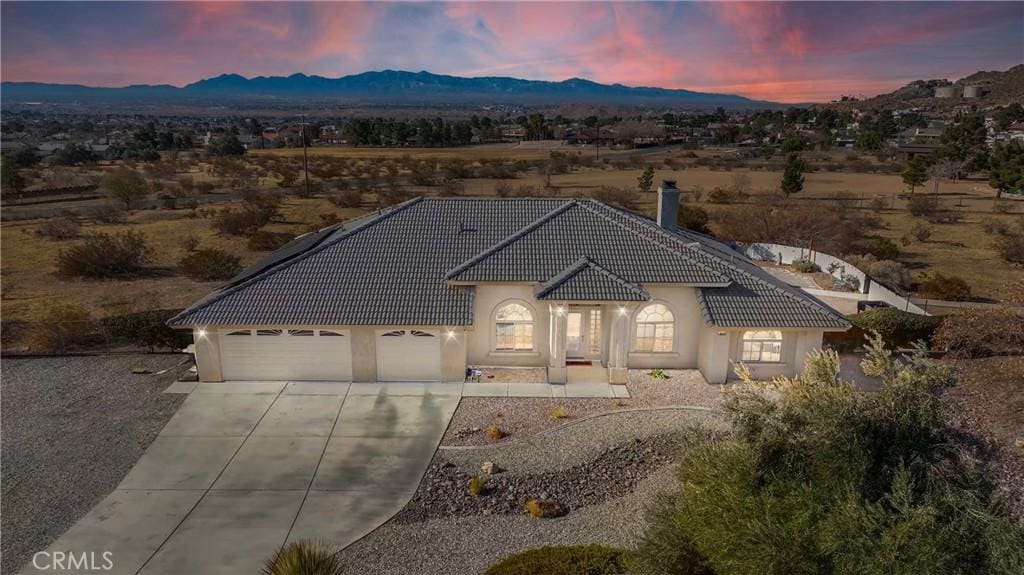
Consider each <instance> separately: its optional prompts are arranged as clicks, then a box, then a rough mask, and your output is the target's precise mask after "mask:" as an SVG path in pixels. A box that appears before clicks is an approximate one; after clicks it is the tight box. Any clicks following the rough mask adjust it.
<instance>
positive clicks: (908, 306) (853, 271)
mask: <svg viewBox="0 0 1024 575" xmlns="http://www.w3.org/2000/svg"><path fill="white" fill-rule="evenodd" d="M738 248H739V249H740V250H741V251H742V252H743V253H744V254H745V255H746V256H747V257H749V258H750V259H754V260H761V261H773V262H775V263H778V264H791V263H793V262H794V261H796V260H805V261H810V262H813V263H815V264H817V266H818V267H820V268H821V269H822V271H825V272H828V273H830V274H832V277H834V278H836V279H842V278H843V276H846V277H854V278H856V279H857V281H858V282H860V289H859V292H860V294H861V296H860V298H859V299H860V300H867V301H881V302H885V303H887V304H889V305H891V306H892V307H894V308H897V309H901V310H904V311H909V312H911V313H916V314H920V315H928V313H927V312H926V311H925V310H924V309H922V308H921V307H920V306H918V305H917V304H915V303H913V302H912V301H911V299H910V297H909V296H907V295H900V294H898V293H896V292H894V291H893V290H891V289H889V288H887V287H885V286H884V285H882V284H880V283H878V282H876V281H873V280H872V279H871V277H870V276H868V275H867V274H866V273H864V272H863V271H861V270H860V269H858V268H857V267H856V266H854V265H853V264H851V263H850V262H847V261H846V260H843V259H840V258H837V257H835V256H833V255H829V254H826V253H822V252H816V251H812V250H809V249H807V248H802V247H796V246H784V245H781V244H761V243H755V244H746V245H740V246H738ZM815 291H817V290H815ZM840 293H842V292H831V293H829V294H828V295H830V296H831V295H835V296H838V297H842V296H839V294H840ZM817 295H821V294H820V293H818V294H817Z"/></svg>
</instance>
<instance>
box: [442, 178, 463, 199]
mask: <svg viewBox="0 0 1024 575" xmlns="http://www.w3.org/2000/svg"><path fill="white" fill-rule="evenodd" d="M438 192H439V193H440V194H441V195H442V196H445V197H452V196H461V195H463V194H465V193H466V185H465V184H463V183H462V182H460V181H459V180H456V179H454V178H445V179H444V181H442V182H441V187H440V189H439V190H438Z"/></svg>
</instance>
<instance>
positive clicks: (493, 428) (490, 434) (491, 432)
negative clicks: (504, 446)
mask: <svg viewBox="0 0 1024 575" xmlns="http://www.w3.org/2000/svg"><path fill="white" fill-rule="evenodd" d="M484 433H485V434H486V435H487V438H488V439H491V440H492V441H497V440H499V439H501V438H502V437H505V432H504V431H502V430H501V428H500V427H498V426H497V425H490V426H488V427H487V429H485V430H484Z"/></svg>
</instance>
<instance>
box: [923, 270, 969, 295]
mask: <svg viewBox="0 0 1024 575" xmlns="http://www.w3.org/2000/svg"><path fill="white" fill-rule="evenodd" d="M917 293H918V295H920V296H921V297H928V298H934V299H942V300H951V301H964V300H968V299H971V284H969V283H967V281H966V280H964V279H963V278H962V277H959V276H952V275H950V276H947V275H945V274H943V273H940V272H932V273H930V274H925V275H924V276H922V277H921V280H920V281H919V282H918V284H917Z"/></svg>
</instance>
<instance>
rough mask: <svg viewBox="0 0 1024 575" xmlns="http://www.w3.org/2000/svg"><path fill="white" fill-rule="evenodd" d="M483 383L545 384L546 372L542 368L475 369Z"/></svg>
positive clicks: (546, 379)
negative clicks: (478, 371)
mask: <svg viewBox="0 0 1024 575" xmlns="http://www.w3.org/2000/svg"><path fill="white" fill-rule="evenodd" d="M476 369H479V370H480V371H481V372H482V373H481V374H480V381H481V382H484V383H547V381H548V370H546V369H544V368H543V367H477V368H476Z"/></svg>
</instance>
